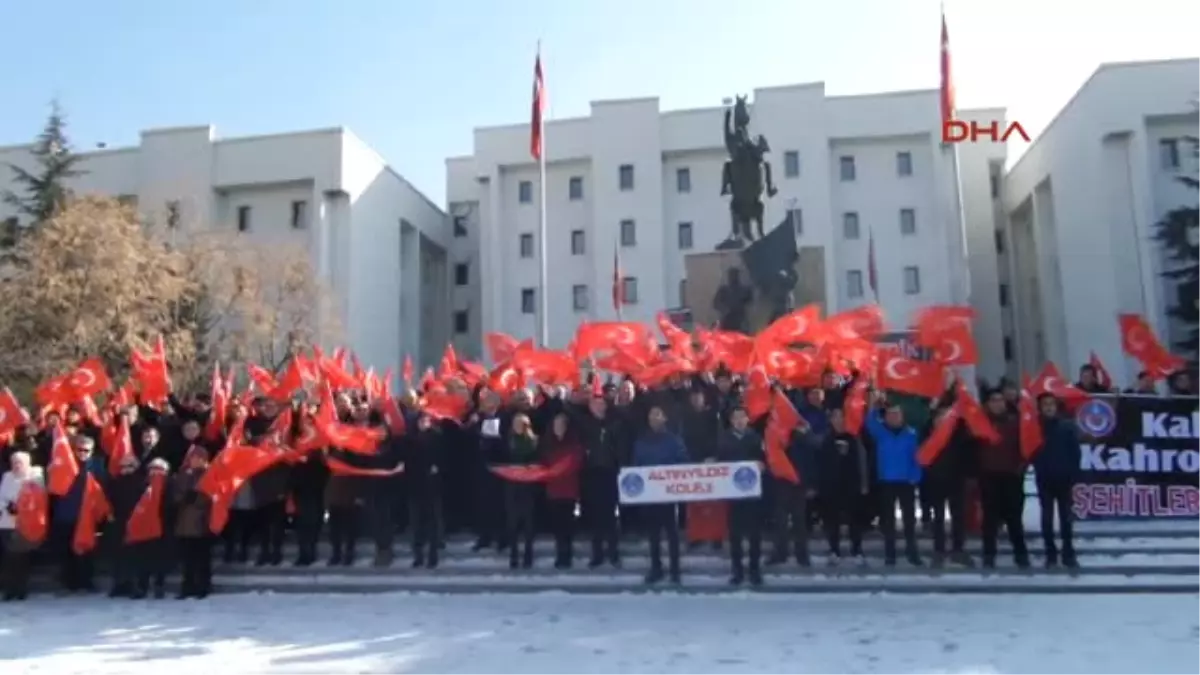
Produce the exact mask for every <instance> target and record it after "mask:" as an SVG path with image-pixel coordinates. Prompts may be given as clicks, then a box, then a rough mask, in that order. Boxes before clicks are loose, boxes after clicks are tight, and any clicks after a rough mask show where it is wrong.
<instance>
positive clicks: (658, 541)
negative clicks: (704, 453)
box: [633, 406, 688, 584]
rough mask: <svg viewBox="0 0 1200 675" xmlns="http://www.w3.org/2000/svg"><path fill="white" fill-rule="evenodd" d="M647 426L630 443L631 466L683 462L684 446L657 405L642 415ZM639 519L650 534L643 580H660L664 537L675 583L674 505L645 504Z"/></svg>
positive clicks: (676, 533)
mask: <svg viewBox="0 0 1200 675" xmlns="http://www.w3.org/2000/svg"><path fill="white" fill-rule="evenodd" d="M646 420H647V423H648V425H649V428H648V429H647V430H646V431H644V432H642V433H641V434H640V435H639V436H638V438H637V440H636V441H634V444H633V465H634V466H664V465H671V464H686V463H687V461H688V455H687V448H685V447H684V446H683V440H682V439H681V438H679V436H676V435H675V434H673V433H671V432H670V431H667V415H666V413H665V412H663V409H662V408H660V407H659V406H652V407H651V408H650V412H649V413H648V414H647V416H646ZM642 522H643V523H644V524H645V526H646V528H647V529H648V530H649V535H650V571H649V572H648V573H647V574H646V583H648V584H654V583H658V582H659V581H662V578H663V567H662V537H663V535H664V533H665V535H666V537H667V556H668V563H669V571H670V578H671V582H672V583H679V579H680V570H679V525H678V520H677V519H676V516H675V504H674V503H667V504H647V505H645V506H643V507H642Z"/></svg>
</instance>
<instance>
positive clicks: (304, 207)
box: [292, 199, 308, 230]
mask: <svg viewBox="0 0 1200 675" xmlns="http://www.w3.org/2000/svg"><path fill="white" fill-rule="evenodd" d="M306 227H308V202H306V201H304V200H303V199H297V200H296V201H294V202H292V229H293V230H303V229H304V228H306Z"/></svg>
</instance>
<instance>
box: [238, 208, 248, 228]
mask: <svg viewBox="0 0 1200 675" xmlns="http://www.w3.org/2000/svg"><path fill="white" fill-rule="evenodd" d="M237 226H238V232H249V231H250V207H249V206H239V207H238V210H237Z"/></svg>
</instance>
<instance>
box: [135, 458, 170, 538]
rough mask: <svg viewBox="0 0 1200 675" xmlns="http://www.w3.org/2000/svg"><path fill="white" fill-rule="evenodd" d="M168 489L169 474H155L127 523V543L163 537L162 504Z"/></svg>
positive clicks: (151, 476) (152, 475)
mask: <svg viewBox="0 0 1200 675" xmlns="http://www.w3.org/2000/svg"><path fill="white" fill-rule="evenodd" d="M166 488H167V474H165V473H154V474H151V475H150V480H149V482H148V483H147V485H146V490H145V492H143V493H142V496H141V497H139V498H138V501H137V504H136V505H135V506H134V507H133V512H132V513H131V514H130V515H129V522H127V523H125V543H126V544H138V543H141V542H144V541H154V540H156V539H161V538H162V536H163V521H162V503H163V493H164V492H165V491H166Z"/></svg>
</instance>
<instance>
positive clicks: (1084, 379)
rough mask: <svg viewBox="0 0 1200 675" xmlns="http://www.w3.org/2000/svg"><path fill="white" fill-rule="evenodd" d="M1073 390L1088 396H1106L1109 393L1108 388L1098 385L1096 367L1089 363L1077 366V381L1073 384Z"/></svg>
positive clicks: (1098, 378)
mask: <svg viewBox="0 0 1200 675" xmlns="http://www.w3.org/2000/svg"><path fill="white" fill-rule="evenodd" d="M1075 388H1076V389H1079V390H1081V391H1084V392H1087V393H1089V394H1107V393H1109V392H1110V391H1111V390H1110V389H1109V388H1108V387H1105V386H1103V385H1101V384H1100V377H1099V375H1098V374H1097V372H1096V366H1093V365H1092V364H1090V363H1085V364H1083V365H1082V366H1079V381H1078V382H1076V383H1075Z"/></svg>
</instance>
